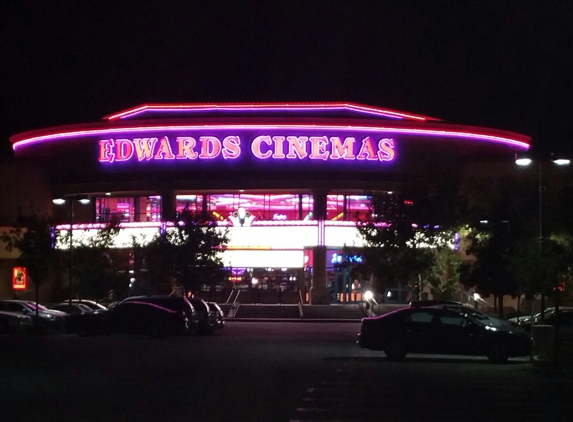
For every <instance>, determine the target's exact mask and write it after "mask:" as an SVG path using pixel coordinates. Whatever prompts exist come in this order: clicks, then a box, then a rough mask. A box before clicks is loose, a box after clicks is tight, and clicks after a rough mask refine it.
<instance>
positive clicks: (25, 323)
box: [0, 311, 32, 335]
mask: <svg viewBox="0 0 573 422" xmlns="http://www.w3.org/2000/svg"><path fill="white" fill-rule="evenodd" d="M31 326H32V318H30V317H29V316H28V315H22V314H20V313H17V312H7V311H0V335H4V334H21V333H25V332H27V331H28V330H29V329H30V327H31Z"/></svg>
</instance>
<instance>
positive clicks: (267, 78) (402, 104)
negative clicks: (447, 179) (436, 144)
mask: <svg viewBox="0 0 573 422" xmlns="http://www.w3.org/2000/svg"><path fill="white" fill-rule="evenodd" d="M0 43H1V44H0V113H1V120H0V151H1V152H2V154H4V155H6V154H7V153H9V152H10V147H9V141H8V138H9V136H11V135H13V134H15V133H18V132H22V131H27V130H32V129H36V128H41V127H46V126H52V125H61V124H70V123H83V122H90V121H96V120H99V119H101V118H102V117H103V116H105V115H107V114H110V113H112V112H114V111H118V110H122V109H125V108H128V107H132V106H135V105H138V104H142V103H146V102H234V101H239V102H258V101H263V102H274V101H276V102H282V101H291V102H295V101H348V102H355V103H362V104H368V105H374V106H380V107H386V108H391V109H396V110H400V111H408V112H413V113H420V114H425V115H429V116H433V117H438V118H442V119H444V120H446V121H449V122H453V123H460V124H472V125H478V126H479V125H482V126H486V127H492V128H499V129H505V130H510V131H515V132H520V133H524V134H527V135H530V136H533V137H534V143H535V145H538V146H544V147H545V148H546V149H551V150H556V149H566V150H567V151H571V152H573V1H571V0H564V1H561V0H547V1H543V0H535V1H533V0H519V1H510V0H504V1H497V0H491V1H485V0H478V1H464V0H451V1H430V0H424V1H422V0H419V1H418V0H416V1H408V0H400V1H393V2H387V1H383V0H374V1H359V0H347V1H326V0H324V1H322V0H305V1H300V2H299V1H294V0H288V1H287V0H284V1H279V0H276V1H275V0H273V1H268V0H267V1H259V2H244V1H240V0H229V1H215V0H212V1H191V0H188V1H183V2H179V1H165V0H157V1H145V0H138V1H121V0H116V1H110V2H106V1H102V0H99V1H91V0H76V1H74V0H59V1H56V0H41V1H40V0H36V1H26V0H5V1H3V2H0Z"/></svg>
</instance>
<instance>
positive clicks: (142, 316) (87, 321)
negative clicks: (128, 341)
mask: <svg viewBox="0 0 573 422" xmlns="http://www.w3.org/2000/svg"><path fill="white" fill-rule="evenodd" d="M187 331H188V324H187V316H186V315H185V312H183V311H173V310H171V309H168V308H165V307H163V306H159V305H156V304H154V303H148V302H139V301H135V300H134V301H127V302H122V303H119V304H117V305H116V306H114V308H113V309H109V310H101V309H100V310H95V311H93V312H88V313H85V314H79V315H78V319H77V333H78V334H79V335H82V336H83V335H100V334H113V333H123V334H146V335H148V336H150V337H165V336H170V335H171V336H173V335H182V334H185V333H186V332H187Z"/></svg>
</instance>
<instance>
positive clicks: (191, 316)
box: [120, 295, 200, 334]
mask: <svg viewBox="0 0 573 422" xmlns="http://www.w3.org/2000/svg"><path fill="white" fill-rule="evenodd" d="M134 301H136V302H146V303H153V304H156V305H159V306H163V307H165V308H167V309H171V310H172V311H183V312H185V315H186V316H187V321H188V326H189V329H188V331H189V334H198V333H199V331H200V324H199V317H198V315H197V312H196V310H195V307H194V306H193V305H192V304H191V302H189V300H187V298H186V297H184V296H168V295H149V296H131V297H128V298H127V299H124V300H123V301H122V302H120V303H127V302H134Z"/></svg>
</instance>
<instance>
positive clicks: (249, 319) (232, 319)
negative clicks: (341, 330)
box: [225, 317, 361, 324]
mask: <svg viewBox="0 0 573 422" xmlns="http://www.w3.org/2000/svg"><path fill="white" fill-rule="evenodd" d="M225 321H227V322H231V321H237V322H298V323H305V322H320V323H329V322H336V323H338V322H339V323H350V322H353V323H356V324H359V323H360V322H361V320H360V319H320V318H316V319H309V318H235V317H231V318H225Z"/></svg>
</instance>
